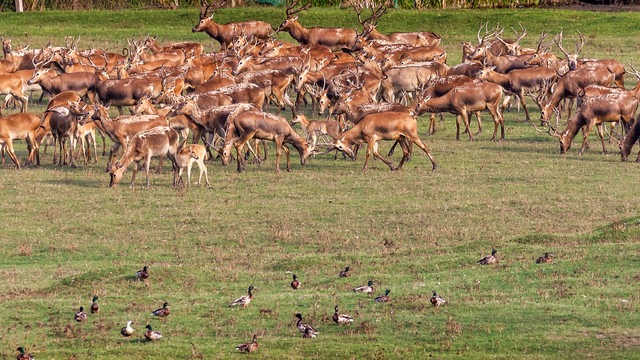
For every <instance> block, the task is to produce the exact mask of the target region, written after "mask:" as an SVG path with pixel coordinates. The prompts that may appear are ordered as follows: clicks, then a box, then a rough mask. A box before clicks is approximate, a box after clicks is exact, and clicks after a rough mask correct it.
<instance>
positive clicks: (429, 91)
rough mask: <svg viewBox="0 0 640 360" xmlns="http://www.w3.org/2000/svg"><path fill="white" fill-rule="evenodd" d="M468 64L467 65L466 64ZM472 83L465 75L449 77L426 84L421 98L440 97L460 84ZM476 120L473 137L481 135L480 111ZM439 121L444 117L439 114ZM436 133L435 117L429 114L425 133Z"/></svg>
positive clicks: (477, 112)
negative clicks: (476, 129) (476, 130)
mask: <svg viewBox="0 0 640 360" xmlns="http://www.w3.org/2000/svg"><path fill="white" fill-rule="evenodd" d="M467 64H468V63H467ZM471 82H473V79H472V78H470V77H468V76H466V75H449V76H446V77H443V78H440V79H437V80H434V81H431V82H429V83H428V84H427V87H426V89H425V90H424V91H423V92H422V93H421V94H420V97H421V98H426V97H432V98H436V97H440V96H443V95H445V94H446V93H448V92H449V91H451V89H453V88H455V87H456V86H460V85H462V84H467V83H471ZM475 115H476V119H477V120H478V132H476V134H475V135H479V134H481V133H482V121H481V119H480V111H476V112H475ZM440 120H441V121H444V116H443V115H442V113H440ZM435 133H436V115H435V113H431V115H430V121H429V130H428V131H427V136H429V135H433V134H435Z"/></svg>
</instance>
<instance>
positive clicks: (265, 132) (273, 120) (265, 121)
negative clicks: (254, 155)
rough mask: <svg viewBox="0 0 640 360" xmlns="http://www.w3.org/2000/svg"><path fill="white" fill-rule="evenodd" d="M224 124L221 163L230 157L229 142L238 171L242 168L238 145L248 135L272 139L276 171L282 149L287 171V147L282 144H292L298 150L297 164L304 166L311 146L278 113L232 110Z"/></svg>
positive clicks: (288, 160) (227, 161)
mask: <svg viewBox="0 0 640 360" xmlns="http://www.w3.org/2000/svg"><path fill="white" fill-rule="evenodd" d="M227 122H228V124H229V125H228V127H227V134H226V138H225V141H224V146H223V151H222V164H223V165H227V164H228V163H229V159H230V152H231V146H232V145H233V146H235V148H236V155H237V160H238V172H242V171H244V170H245V158H244V156H242V155H240V154H241V153H242V148H243V147H244V145H245V144H246V143H247V142H248V141H249V140H251V139H253V138H256V139H261V140H271V141H273V142H275V143H276V155H277V157H276V173H280V172H281V171H280V156H281V155H282V149H284V150H285V153H286V155H287V171H291V162H290V158H289V155H290V154H289V149H288V148H286V147H285V146H284V144H291V145H293V146H294V147H295V148H296V149H297V150H298V153H299V154H300V164H302V165H303V166H304V164H305V163H306V161H307V157H308V156H309V153H311V148H310V147H309V144H308V143H307V141H306V140H304V139H303V138H302V137H301V136H300V135H298V133H296V132H295V131H294V130H293V129H292V128H291V126H289V123H288V122H287V120H286V119H285V118H284V117H282V116H279V115H274V114H270V113H265V112H262V111H243V112H239V113H234V114H231V115H230V116H229V118H228V119H227Z"/></svg>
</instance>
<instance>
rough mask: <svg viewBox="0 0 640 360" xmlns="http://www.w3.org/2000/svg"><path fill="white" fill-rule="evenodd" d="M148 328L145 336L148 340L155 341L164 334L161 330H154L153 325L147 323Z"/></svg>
mask: <svg viewBox="0 0 640 360" xmlns="http://www.w3.org/2000/svg"><path fill="white" fill-rule="evenodd" d="M147 329H148V330H147V331H146V332H145V333H144V337H146V338H147V340H149V341H154V340H158V339H160V338H162V335H161V334H160V333H159V332H157V331H154V330H153V328H151V325H147Z"/></svg>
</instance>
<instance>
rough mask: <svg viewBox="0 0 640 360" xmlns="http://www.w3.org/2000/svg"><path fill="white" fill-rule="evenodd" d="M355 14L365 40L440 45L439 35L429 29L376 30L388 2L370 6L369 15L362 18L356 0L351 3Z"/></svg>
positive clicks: (359, 6) (415, 44) (413, 44)
mask: <svg viewBox="0 0 640 360" xmlns="http://www.w3.org/2000/svg"><path fill="white" fill-rule="evenodd" d="M351 6H353V8H354V10H355V11H356V15H358V22H359V23H360V24H361V25H362V27H363V31H362V37H363V38H364V39H365V40H383V41H386V42H388V43H391V44H407V45H411V46H438V45H440V40H441V37H440V35H438V34H436V33H434V32H431V31H415V32H394V33H391V34H389V35H384V34H381V33H380V32H378V30H376V26H377V25H378V21H379V20H380V18H381V17H382V15H384V14H385V13H386V11H387V10H388V9H389V6H390V3H389V2H388V1H384V2H382V3H381V4H380V6H378V7H377V8H374V7H373V6H371V7H370V8H371V16H370V17H368V18H366V19H364V20H362V18H361V17H360V16H361V13H362V6H361V5H360V4H359V3H358V2H357V1H353V2H352V3H351Z"/></svg>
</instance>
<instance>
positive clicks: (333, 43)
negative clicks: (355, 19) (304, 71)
mask: <svg viewBox="0 0 640 360" xmlns="http://www.w3.org/2000/svg"><path fill="white" fill-rule="evenodd" d="M298 3H300V0H295V1H293V2H292V3H291V4H289V1H288V0H287V8H286V10H285V12H286V16H287V19H286V20H285V21H284V22H283V23H282V24H280V26H278V28H277V29H276V32H279V31H286V32H288V33H289V34H291V37H293V38H294V39H296V40H297V41H298V42H299V43H300V44H302V45H309V44H317V45H324V46H326V47H328V48H329V49H331V50H333V51H339V50H342V49H343V48H347V49H350V48H351V47H352V46H353V44H354V43H355V41H356V37H357V36H358V34H357V33H356V31H355V30H353V29H345V28H332V29H326V28H318V27H314V28H310V29H309V28H306V27H304V26H302V25H301V24H300V23H299V22H298V15H295V14H297V13H299V12H301V11H304V10H307V9H309V8H310V7H311V3H307V4H306V5H303V6H301V7H299V8H297V9H295V10H294V8H295V7H296V6H297V5H298Z"/></svg>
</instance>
